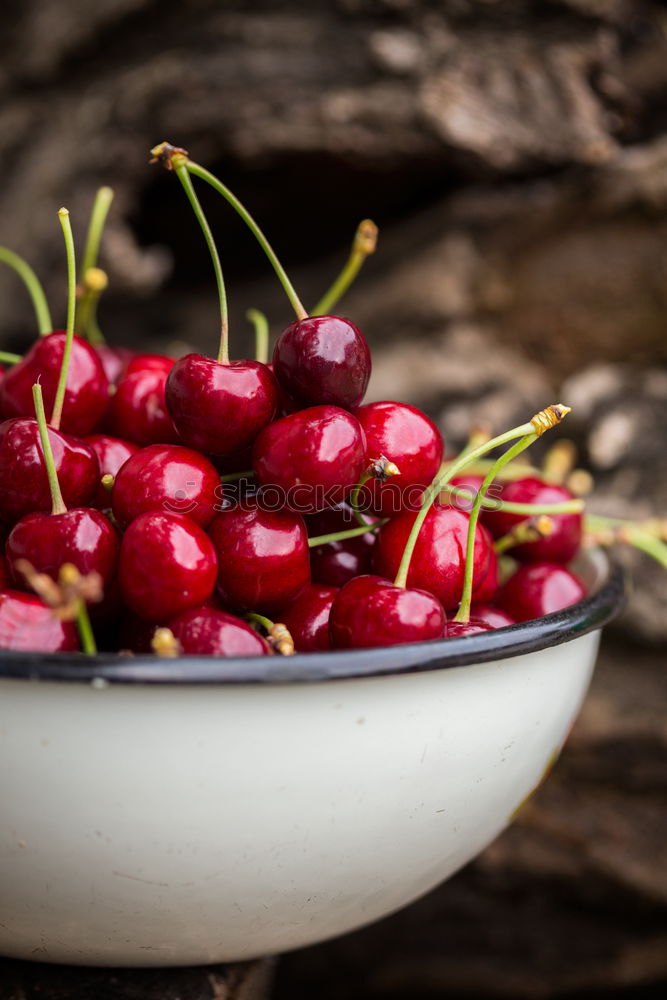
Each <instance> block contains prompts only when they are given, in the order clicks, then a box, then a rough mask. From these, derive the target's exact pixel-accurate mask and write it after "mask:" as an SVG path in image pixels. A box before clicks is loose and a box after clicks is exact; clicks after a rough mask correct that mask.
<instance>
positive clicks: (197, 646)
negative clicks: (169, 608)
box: [167, 607, 271, 656]
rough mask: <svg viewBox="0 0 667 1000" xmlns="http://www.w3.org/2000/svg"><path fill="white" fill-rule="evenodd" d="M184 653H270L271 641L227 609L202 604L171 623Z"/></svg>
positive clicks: (227, 654)
mask: <svg viewBox="0 0 667 1000" xmlns="http://www.w3.org/2000/svg"><path fill="white" fill-rule="evenodd" d="M167 625H168V627H169V628H170V629H171V631H172V632H173V634H174V638H175V639H176V640H177V641H178V643H179V644H180V646H181V649H182V650H183V652H184V653H188V654H194V655H198V656H266V655H267V654H268V653H270V652H271V650H270V648H269V645H268V643H267V642H266V640H265V639H263V638H262V637H261V636H260V635H258V633H257V632H255V630H254V629H253V628H251V627H250V625H248V624H247V623H246V622H244V621H242V620H241V619H240V618H237V617H236V616H235V615H230V614H229V613H228V612H226V611H218V610H217V609H215V608H210V607H201V608H192V609H191V610H190V611H183V612H181V614H180V615H176V617H175V618H171V619H170V620H169V621H168V622H167Z"/></svg>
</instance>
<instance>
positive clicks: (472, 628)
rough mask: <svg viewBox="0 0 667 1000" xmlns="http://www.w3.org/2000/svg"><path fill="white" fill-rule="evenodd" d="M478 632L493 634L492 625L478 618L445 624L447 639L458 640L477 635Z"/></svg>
mask: <svg viewBox="0 0 667 1000" xmlns="http://www.w3.org/2000/svg"><path fill="white" fill-rule="evenodd" d="M478 632H493V625H490V624H489V623H488V622H483V621H481V620H480V619H478V618H470V619H469V620H468V621H467V622H454V621H449V622H447V638H448V639H460V638H462V637H463V636H464V635H477V633H478Z"/></svg>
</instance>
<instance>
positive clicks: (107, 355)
mask: <svg viewBox="0 0 667 1000" xmlns="http://www.w3.org/2000/svg"><path fill="white" fill-rule="evenodd" d="M95 350H96V351H97V356H98V357H99V359H100V361H101V362H102V367H103V368H104V374H105V375H106V377H107V378H108V380H109V382H110V383H111V384H112V385H115V383H116V382H117V381H118V380H119V378H120V377H121V375H124V374H125V369H126V368H127V366H128V364H129V362H130V361H131V360H132V358H134V357H135V354H136V352H135V351H133V350H131V349H130V348H129V347H112V345H111V344H98V345H97V347H96V348H95Z"/></svg>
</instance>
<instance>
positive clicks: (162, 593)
mask: <svg viewBox="0 0 667 1000" xmlns="http://www.w3.org/2000/svg"><path fill="white" fill-rule="evenodd" d="M217 570H218V564H217V560H216V557H215V551H214V549H213V545H212V544H211V541H210V539H209V538H208V537H207V536H206V535H205V534H204V531H203V530H202V529H201V528H200V527H199V525H198V524H195V522H194V521H191V520H190V519H189V518H187V517H184V516H183V515H182V514H169V513H157V512H149V513H146V514H140V515H139V517H137V518H135V519H134V521H132V524H130V526H129V527H128V528H127V530H126V532H125V534H124V536H123V541H122V543H121V549H120V564H119V580H120V586H121V591H122V594H123V598H124V600H125V603H126V604H127V606H128V607H129V608H130V609H131V610H132V611H134V612H135V614H137V615H138V616H139V617H140V618H143V619H145V620H146V621H150V622H156V623H159V622H164V621H165V619H168V618H171V617H172V616H173V615H177V614H179V613H180V612H181V611H187V610H188V609H189V608H194V607H197V606H198V605H200V604H203V603H204V602H205V601H206V600H207V599H208V598H209V597H210V596H211V594H212V593H213V588H214V587H215V579H216V575H217Z"/></svg>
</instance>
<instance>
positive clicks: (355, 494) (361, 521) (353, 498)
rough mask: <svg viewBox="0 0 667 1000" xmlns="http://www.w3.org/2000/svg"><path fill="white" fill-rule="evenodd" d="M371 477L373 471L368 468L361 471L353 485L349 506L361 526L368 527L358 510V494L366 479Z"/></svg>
mask: <svg viewBox="0 0 667 1000" xmlns="http://www.w3.org/2000/svg"><path fill="white" fill-rule="evenodd" d="M372 478H373V473H372V472H371V471H370V470H369V469H367V470H366V472H364V473H362V475H361V478H360V479H359V482H358V483H357V485H356V486H355V487H354V489H353V490H352V492H351V494H350V507H351V508H352V510H353V512H354V516H355V518H356V519H357V521H358V522H359V525H360V526H361V527H362V528H367V527H368V521H365V520H364V516H363V514H362V513H361V511H360V510H359V494H360V493H361V490H362V489H363V487H364V486H365V485H366V483H367V482H368V480H369V479H372Z"/></svg>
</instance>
